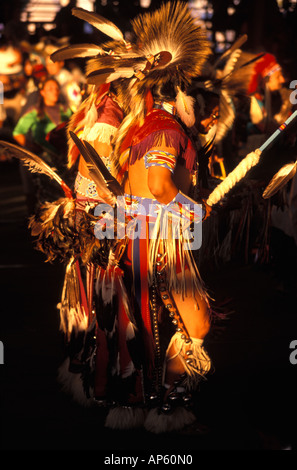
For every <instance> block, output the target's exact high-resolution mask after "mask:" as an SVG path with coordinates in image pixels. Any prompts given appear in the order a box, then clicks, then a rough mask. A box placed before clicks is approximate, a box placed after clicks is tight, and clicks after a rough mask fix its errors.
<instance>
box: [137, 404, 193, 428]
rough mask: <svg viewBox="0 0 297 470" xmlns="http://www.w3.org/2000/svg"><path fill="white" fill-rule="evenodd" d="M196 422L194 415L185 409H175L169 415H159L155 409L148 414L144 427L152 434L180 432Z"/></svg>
mask: <svg viewBox="0 0 297 470" xmlns="http://www.w3.org/2000/svg"><path fill="white" fill-rule="evenodd" d="M195 421H196V417H195V415H194V414H193V413H192V412H191V411H188V410H186V409H185V408H182V407H178V408H175V409H174V410H173V411H172V412H171V413H169V414H164V413H160V412H159V411H158V409H157V408H154V409H152V410H150V411H149V412H148V415H147V417H146V420H145V423H144V427H145V429H146V430H147V431H149V432H152V433H154V434H161V433H167V432H174V431H180V430H181V429H183V428H184V427H185V426H189V425H190V424H193V423H194V422H195Z"/></svg>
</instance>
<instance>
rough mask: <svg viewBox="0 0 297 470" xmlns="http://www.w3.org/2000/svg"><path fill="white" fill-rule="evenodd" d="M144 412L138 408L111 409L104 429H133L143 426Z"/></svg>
mask: <svg viewBox="0 0 297 470" xmlns="http://www.w3.org/2000/svg"><path fill="white" fill-rule="evenodd" d="M144 420H145V410H144V409H143V408H139V407H130V406H117V407H116V408H111V410H110V411H109V413H108V415H107V417H106V420H105V427H107V428H111V429H133V428H140V427H142V426H143V424H144Z"/></svg>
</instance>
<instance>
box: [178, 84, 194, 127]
mask: <svg viewBox="0 0 297 470" xmlns="http://www.w3.org/2000/svg"><path fill="white" fill-rule="evenodd" d="M194 103H195V99H194V98H193V97H192V96H188V95H186V94H185V93H184V92H183V91H181V89H179V90H178V93H177V95H176V101H175V106H176V111H177V114H178V115H179V117H180V118H181V120H182V121H183V123H184V124H185V125H186V126H187V127H193V126H194V124H195V120H196V119H195V112H194Z"/></svg>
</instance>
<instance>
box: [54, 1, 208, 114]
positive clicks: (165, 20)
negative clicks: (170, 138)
mask: <svg viewBox="0 0 297 470" xmlns="http://www.w3.org/2000/svg"><path fill="white" fill-rule="evenodd" d="M72 13H73V15H75V16H77V17H78V18H81V19H82V20H84V21H87V22H88V23H90V24H91V25H92V26H93V27H95V28H96V29H98V30H100V31H101V32H102V33H104V34H106V35H107V36H109V37H110V41H109V42H106V43H104V44H101V45H100V46H96V45H94V44H89V45H88V44H80V45H76V46H69V47H66V48H63V49H61V50H60V51H56V52H55V53H54V54H53V55H52V56H51V58H52V60H61V59H63V58H70V56H71V54H73V55H72V57H73V56H77V57H89V58H90V59H89V61H88V63H87V66H86V78H87V81H88V83H90V84H92V85H96V86H100V85H102V84H104V83H111V82H114V81H118V80H120V79H128V80H129V93H130V97H131V98H132V99H133V98H136V100H137V98H140V100H138V102H137V103H136V105H135V106H134V109H133V112H134V113H136V114H137V113H138V111H139V101H141V99H142V98H143V97H144V95H145V93H146V91H147V90H148V89H151V88H152V87H153V86H154V85H158V84H162V83H166V82H167V81H171V82H174V83H175V84H176V94H178V93H181V92H182V93H183V92H184V88H185V86H187V85H188V84H189V83H190V81H191V79H192V78H193V77H195V76H197V75H199V74H200V73H201V71H202V67H203V64H204V62H205V61H206V59H207V58H208V56H209V55H210V54H211V49H210V45H209V41H208V39H207V36H206V31H205V30H204V29H203V28H202V27H201V25H199V24H198V23H197V22H196V20H195V19H194V18H193V17H192V15H191V13H190V10H189V8H188V5H187V4H186V3H183V2H168V3H166V4H163V5H162V6H161V7H160V8H159V9H158V10H156V11H154V12H152V13H145V14H143V15H139V16H137V17H136V18H135V19H134V20H133V21H132V22H131V27H132V32H133V35H134V37H135V38H136V39H135V41H134V42H133V44H131V43H127V42H126V41H125V39H124V35H123V34H122V32H121V31H120V30H119V28H118V27H117V26H116V25H114V24H113V23H112V22H111V21H109V20H107V19H105V18H103V17H101V16H100V15H98V14H97V13H93V12H88V11H86V10H83V9H81V8H73V9H72ZM126 91H127V92H128V90H126ZM185 101H186V99H184V100H181V102H185ZM186 113H187V112H186Z"/></svg>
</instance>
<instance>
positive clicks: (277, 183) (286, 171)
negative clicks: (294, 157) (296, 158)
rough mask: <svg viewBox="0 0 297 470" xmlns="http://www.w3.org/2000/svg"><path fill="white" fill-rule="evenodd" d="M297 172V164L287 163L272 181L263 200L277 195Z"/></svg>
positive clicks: (265, 191) (264, 193) (264, 192)
mask: <svg viewBox="0 0 297 470" xmlns="http://www.w3.org/2000/svg"><path fill="white" fill-rule="evenodd" d="M296 172H297V162H295V163H287V164H286V165H284V166H283V167H282V168H281V169H280V170H279V171H278V172H277V173H276V174H275V175H274V177H273V178H272V179H271V181H270V183H269V184H268V186H267V187H266V188H265V190H264V191H263V194H262V196H263V198H264V199H268V198H270V197H271V196H273V195H274V194H276V193H277V192H278V191H279V190H280V189H281V188H283V187H284V186H285V184H286V183H287V182H288V181H290V179H292V178H293V177H294V176H295V174H296Z"/></svg>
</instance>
